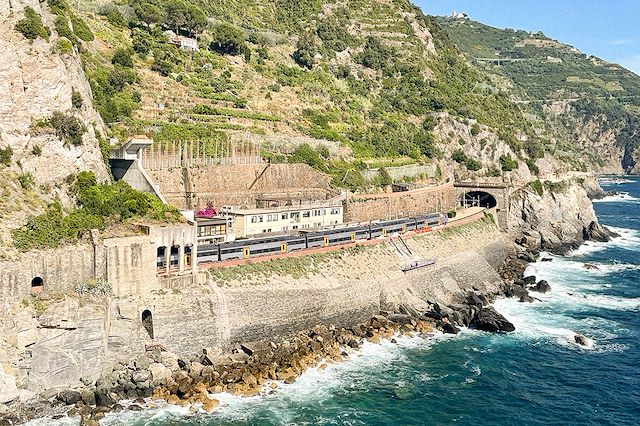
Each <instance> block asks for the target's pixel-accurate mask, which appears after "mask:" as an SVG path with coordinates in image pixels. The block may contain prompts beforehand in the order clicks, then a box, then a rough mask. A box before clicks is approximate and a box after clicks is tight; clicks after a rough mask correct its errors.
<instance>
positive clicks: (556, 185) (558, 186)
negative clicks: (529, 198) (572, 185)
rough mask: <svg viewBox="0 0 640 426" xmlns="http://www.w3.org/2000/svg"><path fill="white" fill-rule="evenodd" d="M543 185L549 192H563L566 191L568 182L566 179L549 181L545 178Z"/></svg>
mask: <svg viewBox="0 0 640 426" xmlns="http://www.w3.org/2000/svg"><path fill="white" fill-rule="evenodd" d="M544 187H545V189H546V190H547V191H549V192H551V193H563V192H566V191H567V189H569V182H567V181H560V182H551V181H548V180H547V181H545V182H544Z"/></svg>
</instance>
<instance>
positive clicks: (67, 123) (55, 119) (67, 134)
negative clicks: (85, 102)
mask: <svg viewBox="0 0 640 426" xmlns="http://www.w3.org/2000/svg"><path fill="white" fill-rule="evenodd" d="M37 126H38V127H47V126H48V127H51V128H53V129H54V130H55V132H56V136H58V137H59V138H60V139H61V140H63V141H64V142H65V144H71V145H74V146H79V145H82V135H84V134H85V133H86V131H87V129H86V127H84V125H83V124H82V123H81V122H80V120H78V119H77V118H76V117H74V116H73V115H70V114H65V113H62V112H60V111H55V112H54V113H53V114H52V115H51V117H50V118H49V119H47V120H44V121H43V122H41V123H38V124H37Z"/></svg>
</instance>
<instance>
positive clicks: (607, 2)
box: [414, 0, 640, 75]
mask: <svg viewBox="0 0 640 426" xmlns="http://www.w3.org/2000/svg"><path fill="white" fill-rule="evenodd" d="M414 3H416V4H417V5H419V6H420V7H421V8H422V10H423V11H424V13H425V14H428V15H450V14H451V12H452V11H454V10H455V11H457V12H464V13H467V14H468V15H469V17H470V18H471V19H473V20H476V21H480V22H482V23H484V24H487V25H491V26H494V27H499V28H513V29H521V30H527V31H542V32H544V33H545V35H547V36H548V37H551V38H553V39H556V40H558V41H560V42H563V43H565V44H569V45H572V46H575V47H577V48H578V49H580V50H581V51H582V53H586V54H587V55H594V56H598V57H600V58H602V59H605V60H607V61H610V62H615V63H618V64H621V65H623V66H624V67H626V68H628V69H630V70H632V71H634V72H635V73H636V74H639V75H640V0H535V1H532V0H414Z"/></svg>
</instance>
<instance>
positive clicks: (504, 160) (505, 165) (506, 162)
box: [500, 155, 518, 172]
mask: <svg viewBox="0 0 640 426" xmlns="http://www.w3.org/2000/svg"><path fill="white" fill-rule="evenodd" d="M500 167H501V168H502V171H504V172H510V171H513V170H515V169H517V168H518V162H517V161H515V160H514V159H513V158H511V156H510V155H501V156H500Z"/></svg>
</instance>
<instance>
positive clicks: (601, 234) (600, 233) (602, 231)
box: [582, 221, 619, 243]
mask: <svg viewBox="0 0 640 426" xmlns="http://www.w3.org/2000/svg"><path fill="white" fill-rule="evenodd" d="M582 237H583V238H584V240H585V241H599V242H602V243H606V242H609V241H611V238H614V237H619V235H618V234H616V233H615V232H612V231H611V230H610V229H608V228H606V227H604V226H602V225H600V224H599V223H598V222H596V221H593V222H591V223H590V224H589V226H587V227H585V228H584V229H583V230H582Z"/></svg>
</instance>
